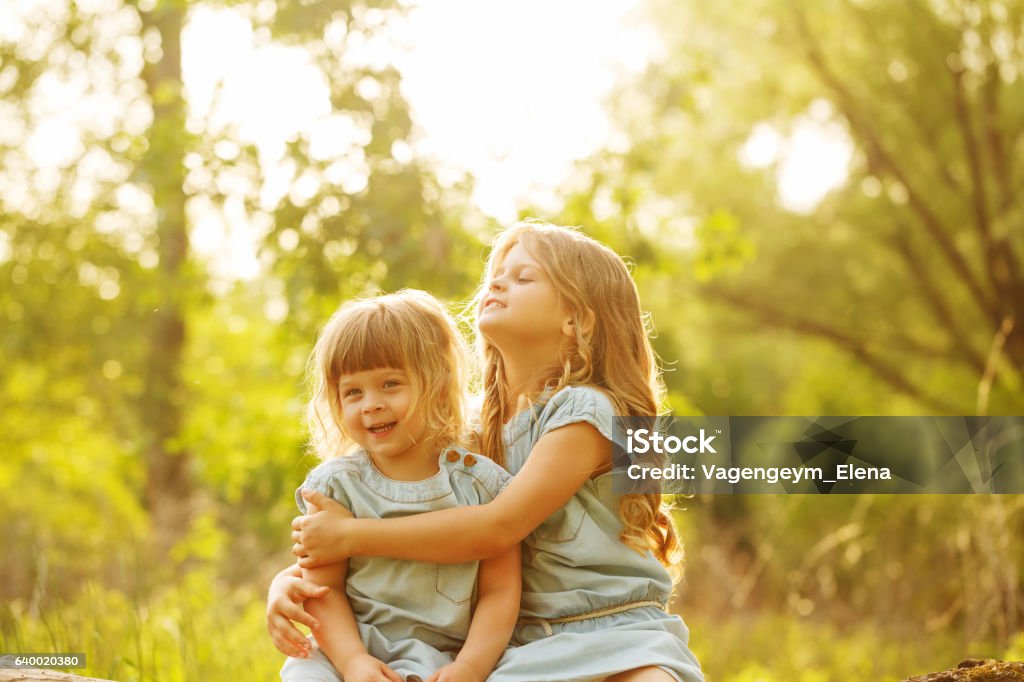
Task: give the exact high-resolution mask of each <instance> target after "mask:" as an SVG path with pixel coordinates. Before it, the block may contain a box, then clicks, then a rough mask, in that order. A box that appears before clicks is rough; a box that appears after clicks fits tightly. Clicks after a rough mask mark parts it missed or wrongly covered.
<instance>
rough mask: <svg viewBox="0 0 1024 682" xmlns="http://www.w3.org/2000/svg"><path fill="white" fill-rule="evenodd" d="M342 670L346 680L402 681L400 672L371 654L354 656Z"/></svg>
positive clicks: (364, 681) (362, 681)
mask: <svg viewBox="0 0 1024 682" xmlns="http://www.w3.org/2000/svg"><path fill="white" fill-rule="evenodd" d="M340 672H341V676H342V677H343V678H344V679H345V682H402V678H401V677H399V676H398V673H396V672H395V671H394V670H392V669H391V668H389V667H388V666H387V665H386V664H385V663H384V662H383V661H380V660H378V659H376V658H374V657H373V656H371V655H370V654H360V655H358V656H353V657H352V658H350V659H348V661H347V662H346V663H345V667H344V668H343V669H342V670H341V671H340Z"/></svg>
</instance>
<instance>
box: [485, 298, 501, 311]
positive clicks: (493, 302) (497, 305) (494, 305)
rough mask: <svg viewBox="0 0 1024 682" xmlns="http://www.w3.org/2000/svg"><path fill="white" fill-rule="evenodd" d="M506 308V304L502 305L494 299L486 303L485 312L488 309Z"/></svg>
mask: <svg viewBox="0 0 1024 682" xmlns="http://www.w3.org/2000/svg"><path fill="white" fill-rule="evenodd" d="M504 307H505V304H504V303H502V302H501V301H496V300H494V299H491V300H490V301H487V302H486V303H484V310H487V309H488V308H504Z"/></svg>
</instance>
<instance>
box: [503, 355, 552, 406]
mask: <svg viewBox="0 0 1024 682" xmlns="http://www.w3.org/2000/svg"><path fill="white" fill-rule="evenodd" d="M499 352H501V359H502V364H503V365H504V367H505V382H506V383H507V385H508V392H509V401H510V404H511V405H512V407H513V409H514V410H515V412H521V411H522V410H525V409H526V408H527V407H528V406H529V405H530V403H531V402H532V399H533V397H534V396H535V395H536V394H538V393H540V392H541V391H542V390H543V389H544V382H545V380H546V379H547V378H548V377H550V376H551V374H552V372H553V371H554V370H555V369H557V367H558V365H557V363H551V362H549V361H548V362H545V360H550V358H551V355H550V354H547V355H546V356H542V355H538V354H535V353H530V352H528V351H527V352H517V353H506V352H503V351H501V349H499Z"/></svg>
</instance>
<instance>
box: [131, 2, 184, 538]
mask: <svg viewBox="0 0 1024 682" xmlns="http://www.w3.org/2000/svg"><path fill="white" fill-rule="evenodd" d="M184 6H185V4H184V3H181V2H175V1H174V0H165V1H164V2H161V3H158V5H157V7H156V8H155V9H154V10H152V11H150V12H142V13H141V16H142V22H143V26H144V30H146V31H151V30H154V29H155V30H156V31H158V32H159V35H160V45H161V49H162V54H161V55H160V57H159V59H158V60H157V61H155V62H149V63H147V64H146V66H145V68H144V70H143V78H144V79H145V82H146V91H147V92H148V94H149V97H150V99H151V101H152V105H153V125H152V127H151V128H150V133H149V140H148V142H149V147H148V149H147V151H146V154H145V156H144V158H143V159H142V161H141V163H140V165H139V170H140V172H141V175H142V176H143V180H144V182H145V183H147V184H149V185H150V187H151V188H152V192H153V203H154V205H155V206H156V211H157V228H156V233H157V239H158V240H159V246H158V254H159V257H160V263H159V270H158V275H159V284H158V290H159V291H160V299H159V303H158V305H156V306H155V309H154V310H153V313H152V316H151V318H150V324H149V329H148V330H147V333H148V334H147V336H148V338H147V342H148V343H147V347H146V351H145V352H146V354H147V355H148V361H147V362H146V363H145V366H146V370H145V387H144V391H143V394H142V399H141V404H140V406H139V407H140V416H141V419H142V428H143V432H144V433H145V434H146V436H145V443H144V455H145V458H146V487H145V503H146V507H147V509H148V511H149V513H150V520H151V522H152V523H153V527H154V530H155V532H154V535H153V539H154V541H155V549H156V550H157V551H158V553H159V554H161V555H162V554H165V553H166V551H167V550H169V549H170V548H171V547H172V546H173V544H174V542H175V541H177V540H178V539H179V538H180V537H181V536H182V535H183V534H184V532H185V530H186V529H187V527H188V520H189V519H188V517H189V508H190V500H191V497H192V483H191V478H190V474H189V455H188V453H187V452H185V451H184V449H183V448H182V447H180V446H179V445H176V444H175V439H176V437H177V436H178V434H179V433H180V431H181V424H182V412H183V407H184V404H185V389H184V386H183V385H182V378H181V367H182V354H183V351H184V346H185V319H184V305H183V299H184V292H185V291H186V290H187V286H186V281H185V280H186V276H185V271H184V266H185V261H186V258H187V254H188V234H187V231H186V225H185V190H184V180H185V164H184V157H185V149H186V141H187V140H186V137H187V133H186V131H185V101H184V97H183V94H182V82H181V30H182V26H183V24H184V17H185V10H184Z"/></svg>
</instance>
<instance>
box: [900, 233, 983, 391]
mask: <svg viewBox="0 0 1024 682" xmlns="http://www.w3.org/2000/svg"><path fill="white" fill-rule="evenodd" d="M892 242H893V244H894V246H895V247H896V251H897V253H899V254H900V256H901V257H902V258H903V262H904V263H905V264H906V266H907V269H908V270H909V271H910V274H911V275H912V276H913V277H914V279H915V280H916V281H917V283H918V285H919V286H920V289H921V291H922V292H923V293H924V298H925V300H926V301H927V302H928V305H929V306H930V307H931V309H932V313H933V314H934V315H935V319H936V321H937V322H939V324H941V325H942V326H943V328H944V329H945V330H946V332H947V333H948V334H949V335H950V338H952V340H953V346H954V348H956V349H957V350H958V351H959V353H958V354H957V359H958V360H960V361H962V362H964V363H966V364H967V366H968V367H970V368H972V369H974V370H976V371H978V372H982V371H984V369H985V358H984V357H983V356H982V355H981V353H980V352H978V351H977V350H975V349H974V348H973V347H971V344H970V341H969V340H968V338H967V335H966V334H965V333H964V330H963V328H962V327H961V326H960V324H959V323H958V322H957V319H956V317H955V316H954V315H953V312H952V311H951V310H950V308H949V306H948V305H947V304H946V301H945V299H944V298H943V296H942V292H941V291H940V290H939V288H938V287H937V286H936V285H935V282H933V281H932V278H931V277H930V276H929V275H928V272H927V271H926V270H925V269H924V267H922V264H921V261H920V260H919V259H918V258H917V257H916V254H914V251H913V247H912V246H911V244H910V240H909V239H908V238H907V237H906V236H905V235H904V234H902V233H901V232H900V231H899V230H897V231H896V233H895V234H893V235H892Z"/></svg>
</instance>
